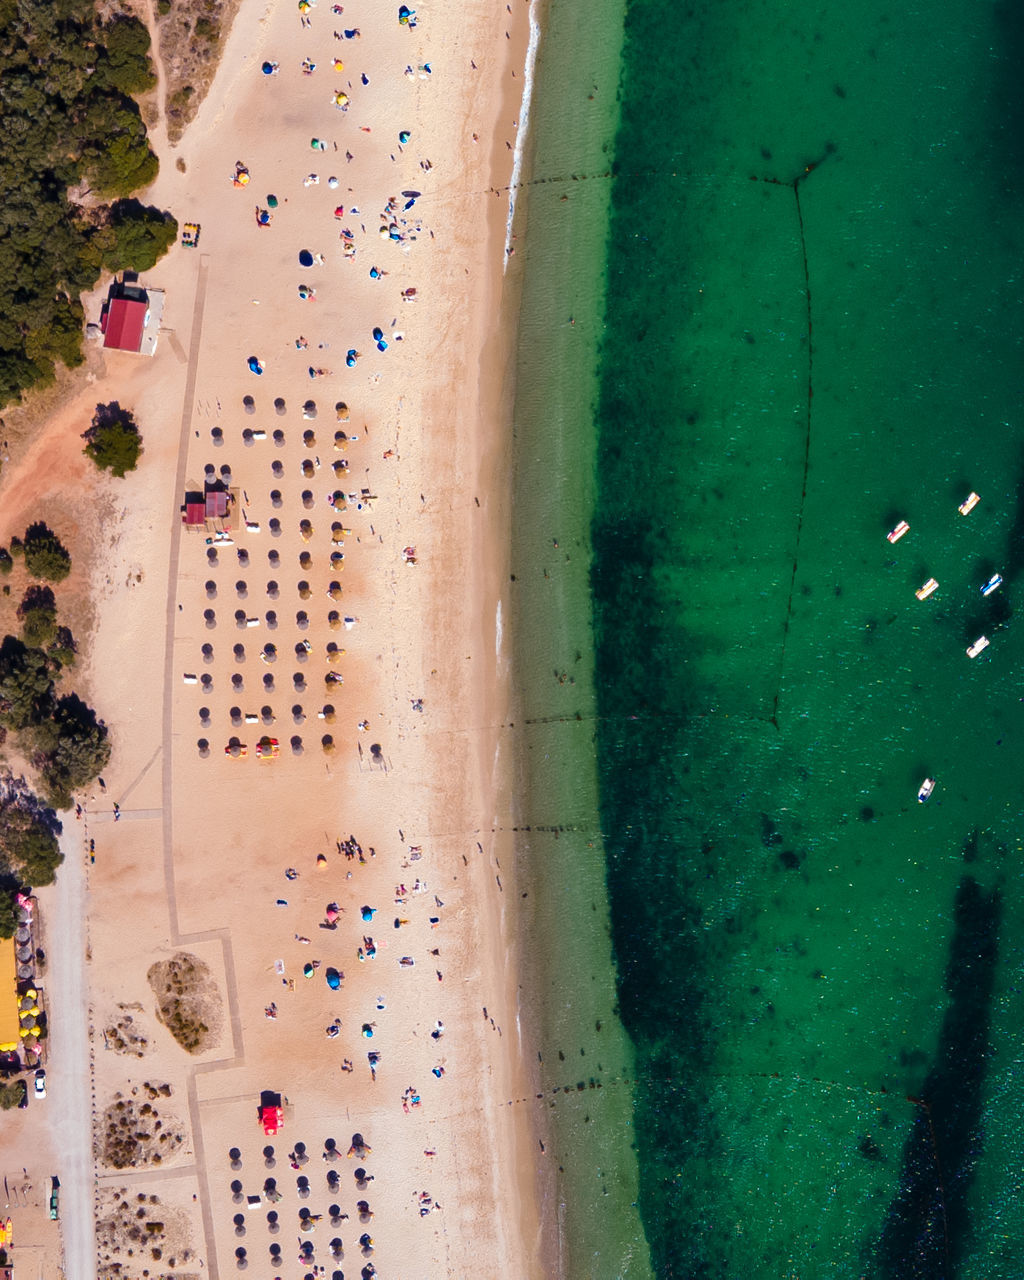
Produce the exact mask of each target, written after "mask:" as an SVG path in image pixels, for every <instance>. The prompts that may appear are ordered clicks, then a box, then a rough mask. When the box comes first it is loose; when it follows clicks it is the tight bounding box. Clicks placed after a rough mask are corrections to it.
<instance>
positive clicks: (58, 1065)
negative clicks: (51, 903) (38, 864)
mask: <svg viewBox="0 0 1024 1280" xmlns="http://www.w3.org/2000/svg"><path fill="white" fill-rule="evenodd" d="M61 820H62V821H63V823H64V835H63V836H62V837H61V842H60V846H61V849H62V850H63V851H64V863H63V865H62V866H61V868H60V871H59V872H58V875H57V903H56V910H55V911H54V916H53V920H52V921H50V922H48V928H47V932H46V937H47V945H48V948H49V949H48V952H47V971H46V992H47V995H48V997H49V1005H50V1036H49V1057H48V1061H47V1068H46V1094H47V1096H46V1101H45V1102H44V1103H43V1104H42V1105H43V1106H45V1107H48V1108H49V1112H50V1115H49V1120H50V1127H51V1132H52V1133H53V1138H54V1147H55V1149H56V1150H57V1151H58V1152H59V1153H60V1154H59V1157H58V1165H57V1168H56V1169H55V1170H54V1172H55V1173H56V1174H57V1176H58V1177H59V1178H60V1188H61V1189H60V1209H61V1212H60V1216H61V1233H62V1237H63V1241H64V1270H65V1275H66V1276H67V1280H96V1230H95V1219H94V1215H93V1170H92V1106H93V1097H92V1061H91V1058H90V1051H89V989H88V983H87V980H86V964H85V954H86V945H87V943H86V907H87V897H88V887H87V885H86V874H85V846H84V838H83V835H84V833H83V828H82V824H81V823H80V822H76V821H75V815H74V813H64V814H61Z"/></svg>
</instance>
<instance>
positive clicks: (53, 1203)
mask: <svg viewBox="0 0 1024 1280" xmlns="http://www.w3.org/2000/svg"><path fill="white" fill-rule="evenodd" d="M50 1186H51V1191H50V1219H51V1221H52V1222H56V1221H57V1211H58V1206H57V1197H58V1194H59V1192H60V1179H59V1178H58V1177H57V1175H56V1174H54V1175H53V1177H52V1178H51V1179H50Z"/></svg>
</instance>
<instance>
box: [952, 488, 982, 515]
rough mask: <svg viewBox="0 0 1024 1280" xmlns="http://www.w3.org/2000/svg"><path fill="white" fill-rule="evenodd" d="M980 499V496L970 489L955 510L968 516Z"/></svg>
mask: <svg viewBox="0 0 1024 1280" xmlns="http://www.w3.org/2000/svg"><path fill="white" fill-rule="evenodd" d="M980 501H981V498H980V497H979V496H978V495H977V494H976V493H974V492H973V491H972V492H971V493H969V494H968V495H967V497H966V498H964V500H963V502H961V503H960V505H959V507H957V510H958V511H959V512H960V514H961V515H962V516H969V515H970V514H971V512H972V511H973V510H974V508H975V507H976V506H977V505H978V503H979V502H980Z"/></svg>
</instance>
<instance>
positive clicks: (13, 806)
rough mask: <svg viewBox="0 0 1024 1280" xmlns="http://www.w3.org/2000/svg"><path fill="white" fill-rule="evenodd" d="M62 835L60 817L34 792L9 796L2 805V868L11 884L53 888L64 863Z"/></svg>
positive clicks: (0, 827) (0, 866)
mask: <svg viewBox="0 0 1024 1280" xmlns="http://www.w3.org/2000/svg"><path fill="white" fill-rule="evenodd" d="M60 832H61V824H60V822H59V821H58V819H57V815H56V814H55V813H54V812H53V810H52V809H48V808H47V807H46V806H45V805H42V804H40V802H39V801H38V800H37V798H36V797H35V796H34V795H32V793H31V792H30V791H28V790H27V789H25V790H17V791H15V792H14V793H12V794H8V795H7V796H6V797H5V799H4V802H3V803H2V804H0V868H2V870H3V874H4V877H5V879H6V880H7V881H8V883H9V882H10V881H11V880H14V881H15V882H16V883H20V884H28V885H32V886H34V887H35V886H38V885H44V884H52V883H53V881H54V878H55V876H56V873H57V868H58V867H59V866H60V864H61V863H62V862H63V861H64V855H63V854H62V853H61V851H60V849H59V847H58V845H57V836H58V835H59V834H60Z"/></svg>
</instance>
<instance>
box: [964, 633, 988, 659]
mask: <svg viewBox="0 0 1024 1280" xmlns="http://www.w3.org/2000/svg"><path fill="white" fill-rule="evenodd" d="M988 645H989V640H988V636H979V637H978V638H977V640H975V642H974V644H972V645H971V646H970V648H969V649H968V650H967V656H968V658H976V657H977V656H978V654H979V653H984V652H985V650H986V649H987V648H988Z"/></svg>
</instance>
